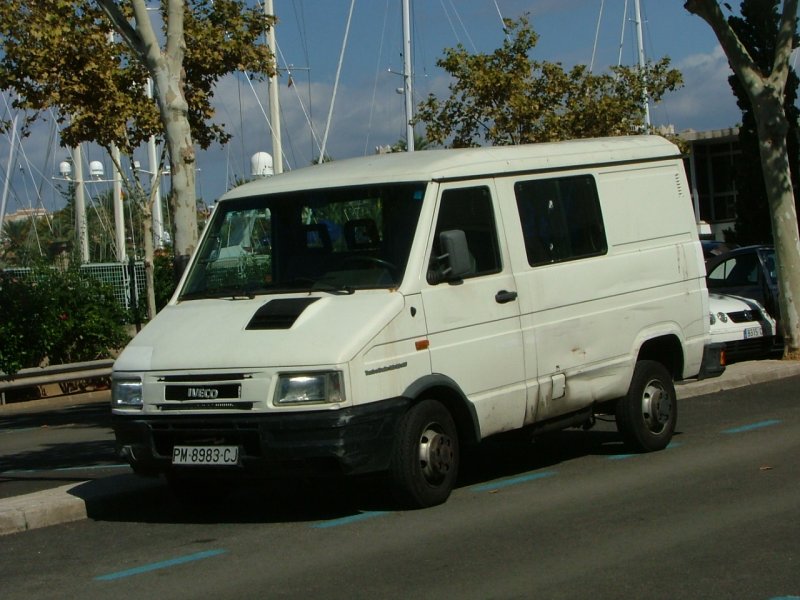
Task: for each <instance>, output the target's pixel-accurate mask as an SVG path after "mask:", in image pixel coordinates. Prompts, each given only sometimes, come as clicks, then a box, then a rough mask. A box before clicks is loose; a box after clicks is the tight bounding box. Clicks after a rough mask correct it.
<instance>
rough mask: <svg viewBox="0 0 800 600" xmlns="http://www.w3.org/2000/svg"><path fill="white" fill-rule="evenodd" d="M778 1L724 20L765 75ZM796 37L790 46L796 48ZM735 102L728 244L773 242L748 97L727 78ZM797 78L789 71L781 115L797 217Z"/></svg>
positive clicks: (747, 1) (755, 1) (748, 1)
mask: <svg viewBox="0 0 800 600" xmlns="http://www.w3.org/2000/svg"><path fill="white" fill-rule="evenodd" d="M779 4H780V2H779V0H743V2H742V4H741V17H737V16H732V17H730V18H729V19H728V22H729V23H730V25H731V28H732V29H733V30H734V31H735V32H736V35H737V36H738V37H739V40H740V41H741V42H742V44H744V46H745V47H746V48H747V51H748V52H749V53H750V56H751V57H752V58H753V60H754V61H755V63H756V64H757V65H758V68H759V69H760V70H761V72H762V73H764V74H765V75H766V74H769V73H770V72H771V70H772V66H773V65H772V61H773V59H774V56H775V47H776V41H777V37H778V27H779V25H780V19H781V15H780V13H779V12H778V8H779ZM798 41H800V40H798V37H797V36H796V35H795V39H794V44H793V45H794V47H797V46H798ZM728 82H729V83H730V86H731V89H732V90H733V93H734V95H735V96H736V102H737V104H738V105H739V108H740V109H741V111H742V124H741V126H740V127H739V146H740V148H741V151H742V154H741V157H740V160H739V161H738V163H737V166H736V190H737V199H736V225H735V229H734V235H733V236H732V237H733V239H732V241H736V242H738V243H740V244H743V245H744V244H754V243H765V242H766V243H770V242H772V221H771V219H770V212H769V202H768V200H767V189H766V186H765V185H764V174H763V172H762V170H761V155H760V150H759V142H758V130H757V128H756V120H755V115H754V113H753V105H752V103H751V102H750V99H749V98H748V96H747V92H746V91H745V89H744V87H743V86H742V83H741V81H739V78H738V77H737V76H736V75H731V76H730V77H729V78H728ZM798 85H800V79H798V77H797V73H796V72H795V70H794V69H793V68H791V66H790V67H789V75H788V77H787V79H786V88H785V90H784V101H783V110H784V111H785V112H786V117H787V120H788V121H789V135H787V136H786V146H787V151H788V153H789V168H790V169H791V176H792V187H793V189H794V191H795V192H794V196H795V206H796V208H797V210H798V212H800V202H798V189H800V172H798V171H800V147H799V145H800V144H798V140H800V125H798V123H800V110H798V108H797V106H796V101H797V90H798Z"/></svg>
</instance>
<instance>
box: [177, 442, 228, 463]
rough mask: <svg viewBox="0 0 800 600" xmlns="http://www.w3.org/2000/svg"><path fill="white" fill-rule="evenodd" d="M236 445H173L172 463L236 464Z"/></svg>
mask: <svg viewBox="0 0 800 600" xmlns="http://www.w3.org/2000/svg"><path fill="white" fill-rule="evenodd" d="M238 463H239V447H238V446H175V448H174V449H173V450H172V464H173V465H236V464H238Z"/></svg>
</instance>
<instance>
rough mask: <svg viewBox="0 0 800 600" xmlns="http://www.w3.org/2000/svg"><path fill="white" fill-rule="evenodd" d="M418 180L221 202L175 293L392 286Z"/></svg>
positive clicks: (398, 277) (408, 234)
mask: <svg viewBox="0 0 800 600" xmlns="http://www.w3.org/2000/svg"><path fill="white" fill-rule="evenodd" d="M425 185H426V184H425V183H405V184H394V185H382V186H357V187H347V188H332V189H321V190H306V191H302V192H291V193H286V194H275V195H269V196H259V197H250V198H242V199H238V200H231V201H225V202H221V203H220V204H219V205H218V206H217V207H216V209H215V211H214V214H213V216H212V218H211V222H210V223H209V226H208V228H207V230H206V233H205V234H204V236H203V239H202V242H201V245H200V250H199V253H198V256H197V258H196V260H195V261H194V263H193V265H192V268H191V271H190V272H189V275H188V277H187V279H186V284H185V285H184V287H183V289H182V290H181V293H180V296H179V299H180V300H190V299H195V298H213V297H228V296H231V297H234V298H237V297H252V296H255V295H257V294H273V293H282V292H287V293H288V292H297V291H327V292H331V293H353V292H354V291H356V290H359V289H374V288H396V287H397V286H399V285H400V282H401V281H402V278H403V274H404V273H405V269H406V263H407V262H408V254H409V251H410V248H411V242H412V240H413V237H414V231H415V230H416V227H417V221H418V219H419V214H420V209H421V206H422V198H423V196H424V194H425Z"/></svg>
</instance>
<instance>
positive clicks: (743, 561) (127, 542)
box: [0, 377, 800, 600]
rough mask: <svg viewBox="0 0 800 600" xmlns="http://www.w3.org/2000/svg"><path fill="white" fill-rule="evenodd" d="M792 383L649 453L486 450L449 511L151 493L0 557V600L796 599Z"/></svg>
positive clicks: (375, 491) (799, 406)
mask: <svg viewBox="0 0 800 600" xmlns="http://www.w3.org/2000/svg"><path fill="white" fill-rule="evenodd" d="M799 390H800V378H798V377H793V378H788V379H784V380H780V381H775V382H772V383H765V384H760V385H754V386H750V387H744V388H740V389H736V390H730V391H726V392H721V393H717V394H711V395H707V396H700V397H696V398H692V399H691V400H687V401H684V402H682V403H681V404H680V415H679V423H678V425H679V427H678V433H677V435H676V436H675V438H674V442H673V444H672V445H671V446H670V447H669V448H668V449H667V450H665V451H663V452H657V453H652V454H638V455H630V454H627V452H626V450H625V449H624V447H623V446H622V445H621V444H620V442H619V439H618V437H617V435H616V433H614V431H613V424H608V423H603V424H601V426H600V427H598V428H597V429H596V430H593V431H590V432H579V431H569V432H563V433H560V434H558V435H554V436H552V437H551V438H549V439H548V440H547V441H546V442H545V443H539V444H533V445H531V444H528V443H525V442H522V441H520V440H518V439H497V440H494V441H493V442H491V443H489V444H487V445H486V446H485V447H483V448H482V449H481V450H480V451H478V452H477V453H474V454H473V455H471V456H470V457H468V460H467V461H466V465H467V467H466V468H465V470H464V471H463V473H462V477H461V480H460V483H459V487H458V489H456V490H455V492H454V494H453V495H452V497H451V499H450V500H449V501H448V502H447V504H445V505H443V506H440V507H436V508H432V509H427V510H422V511H412V512H402V511H396V510H393V509H392V507H391V503H390V501H389V500H388V499H387V498H385V497H383V496H382V494H381V492H380V487H379V486H378V482H375V481H371V480H358V481H351V482H347V483H340V482H333V483H328V484H324V485H323V484H319V485H312V484H296V485H288V484H287V485H283V486H273V487H272V488H271V489H252V488H245V489H240V490H237V491H234V492H232V493H231V494H229V495H227V496H225V497H223V498H221V499H219V500H218V501H217V502H216V503H213V504H211V505H209V506H206V507H194V508H187V507H184V506H182V505H180V504H179V503H177V502H176V501H175V500H174V499H173V498H172V497H171V496H170V495H169V494H168V493H167V491H166V490H165V489H164V488H163V487H160V486H157V487H153V488H150V489H147V490H145V491H143V492H141V493H139V494H137V495H133V496H126V497H120V498H119V499H118V500H117V501H115V502H112V503H110V504H106V505H104V506H103V507H102V509H98V510H95V511H94V512H93V514H92V515H90V517H91V518H90V519H87V520H83V521H79V522H75V523H71V524H65V525H59V526H54V527H48V528H43V529H37V530H33V531H28V532H24V533H20V534H12V535H8V536H4V537H2V538H0V594H1V595H2V597H3V598H4V600H11V599H16V598H25V599H28V598H64V597H81V598H107V597H112V596H113V597H125V598H153V597H170V598H234V597H236V598H241V597H248V598H250V597H263V598H301V597H302V598H410V597H415V598H443V597H445V598H548V599H550V598H571V599H574V598H593V599H603V598H614V599H618V598H648V599H660V598H664V599H667V598H669V599H676V598H704V599H707V598H708V599H715V598H748V599H751V598H752V599H762V598H763V599H777V598H781V599H784V598H800V568H799V567H800V542H798V540H800V515H799V513H800V477H799V475H800V403H798V391H799Z"/></svg>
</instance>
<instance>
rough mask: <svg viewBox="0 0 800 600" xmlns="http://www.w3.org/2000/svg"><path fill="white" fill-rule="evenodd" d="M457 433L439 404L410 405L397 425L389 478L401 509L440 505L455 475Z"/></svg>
mask: <svg viewBox="0 0 800 600" xmlns="http://www.w3.org/2000/svg"><path fill="white" fill-rule="evenodd" d="M458 461H459V446H458V433H457V431H456V426H455V423H454V422H453V417H452V416H451V415H450V412H449V411H448V410H447V409H446V408H445V407H444V405H443V404H442V403H441V402H438V401H436V400H423V401H422V402H420V403H418V404H415V405H414V406H412V407H411V408H410V409H409V410H408V412H406V413H405V414H404V415H403V416H402V417H401V419H400V422H399V423H398V426H397V432H396V434H395V438H394V442H393V446H392V458H391V464H390V467H389V476H390V478H391V482H392V487H393V489H394V492H395V495H396V497H397V499H398V500H399V501H400V502H401V503H402V505H403V507H405V508H426V507H429V506H435V505H437V504H442V503H443V502H445V501H446V500H447V498H448V497H449V496H450V492H451V491H452V490H453V486H454V485H455V482H456V477H457V475H458Z"/></svg>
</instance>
